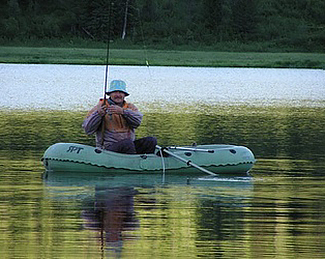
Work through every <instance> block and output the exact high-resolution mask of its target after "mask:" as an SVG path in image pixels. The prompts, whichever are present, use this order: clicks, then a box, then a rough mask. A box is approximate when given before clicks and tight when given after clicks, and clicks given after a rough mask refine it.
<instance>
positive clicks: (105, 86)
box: [101, 1, 113, 149]
mask: <svg viewBox="0 0 325 259" xmlns="http://www.w3.org/2000/svg"><path fill="white" fill-rule="evenodd" d="M112 6H113V3H112V2H111V1H109V10H108V33H107V48H106V67H105V81H104V98H103V100H104V101H103V106H105V107H106V102H107V97H106V93H107V85H108V73H109V43H110V41H111V16H112ZM106 108H107V107H106ZM111 116H112V115H111ZM101 133H102V141H101V146H102V148H103V149H104V134H105V116H103V118H102V132H101Z"/></svg>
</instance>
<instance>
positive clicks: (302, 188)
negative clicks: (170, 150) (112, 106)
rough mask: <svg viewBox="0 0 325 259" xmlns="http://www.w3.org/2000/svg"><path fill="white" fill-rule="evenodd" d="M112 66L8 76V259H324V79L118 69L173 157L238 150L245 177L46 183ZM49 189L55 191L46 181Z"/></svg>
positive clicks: (146, 124)
mask: <svg viewBox="0 0 325 259" xmlns="http://www.w3.org/2000/svg"><path fill="white" fill-rule="evenodd" d="M104 75H105V67H104V66H77V65H76V66H71V65H21V64H20V65H18V64H17V65H16V64H0V86H1V94H2V97H1V99H0V219H1V220H0V255H1V258H111V257H113V258H150V257H154V258H197V257H206V258H306V257H308V258H324V257H325V246H324V243H325V225H324V221H325V155H324V151H325V72H324V70H310V69H246V68H184V67H149V68H147V67H137V66H134V67H127V66H112V67H110V71H109V76H110V78H114V79H115V78H120V79H124V80H125V81H126V82H127V83H128V90H129V92H130V96H129V97H128V98H127V99H128V100H129V101H130V102H133V103H134V104H135V105H137V106H138V108H139V109H140V110H141V111H142V112H143V113H144V115H145V116H144V120H143V123H142V125H141V127H140V128H139V129H138V130H137V136H138V137H143V136H147V135H154V136H156V137H157V139H158V143H159V144H160V145H162V146H168V145H189V144H192V143H194V142H195V143H198V144H208V143H216V144H219V143H223V144H237V145H244V146H247V147H249V148H250V149H251V150H252V151H253V152H254V154H255V156H256V158H257V163H256V164H255V165H254V167H253V169H252V170H251V172H250V173H249V174H247V175H238V176H230V175H220V176H219V177H215V178H211V177H206V176H205V175H204V174H202V175H200V176H197V177H192V178H188V176H187V175H171V174H168V172H167V173H166V181H164V182H163V181H162V175H160V174H155V175H149V176H148V175H144V174H138V175H134V176H130V175H107V174H82V175H80V174H62V173H61V174H50V175H46V174H44V167H43V166H42V164H41V162H40V159H41V157H42V154H43V153H44V151H45V150H46V148H47V147H48V146H50V145H52V144H54V143H57V142H77V143H83V144H88V145H94V137H93V136H86V135H85V134H84V132H83V130H82V128H81V123H82V121H83V119H84V117H85V115H86V113H87V110H88V109H90V108H91V107H92V106H93V105H95V104H96V103H97V101H98V99H99V98H100V97H101V96H102V94H103V91H104V90H103V88H104V87H103V82H104ZM45 176H46V177H45Z"/></svg>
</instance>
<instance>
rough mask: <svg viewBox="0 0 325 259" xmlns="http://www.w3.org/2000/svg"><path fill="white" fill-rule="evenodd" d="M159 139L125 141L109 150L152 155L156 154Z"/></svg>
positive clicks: (115, 144)
mask: <svg viewBox="0 0 325 259" xmlns="http://www.w3.org/2000/svg"><path fill="white" fill-rule="evenodd" d="M156 145H157V139H156V138H154V137H145V138H141V139H137V140H135V141H132V140H131V139H124V140H121V141H119V142H116V143H114V144H112V145H110V146H109V148H108V150H109V151H113V152H118V153H125V154H150V153H154V152H155V148H156Z"/></svg>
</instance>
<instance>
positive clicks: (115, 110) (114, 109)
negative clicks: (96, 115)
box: [107, 105, 124, 114]
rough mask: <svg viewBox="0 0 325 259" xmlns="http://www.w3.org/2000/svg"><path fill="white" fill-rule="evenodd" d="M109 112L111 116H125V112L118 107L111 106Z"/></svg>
mask: <svg viewBox="0 0 325 259" xmlns="http://www.w3.org/2000/svg"><path fill="white" fill-rule="evenodd" d="M107 112H108V113H111V114H123V112H124V110H123V108H122V107H120V106H118V105H109V106H108V107H107Z"/></svg>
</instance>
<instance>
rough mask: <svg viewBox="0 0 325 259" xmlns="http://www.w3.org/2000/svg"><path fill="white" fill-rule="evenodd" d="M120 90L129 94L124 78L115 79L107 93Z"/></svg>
mask: <svg viewBox="0 0 325 259" xmlns="http://www.w3.org/2000/svg"><path fill="white" fill-rule="evenodd" d="M116 91H120V92H123V93H125V95H126V96H128V95H129V93H128V92H127V91H126V83H125V82H124V81H123V80H113V81H112V82H111V83H110V85H109V89H108V91H107V92H106V94H110V93H112V92H116Z"/></svg>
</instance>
